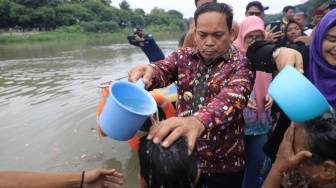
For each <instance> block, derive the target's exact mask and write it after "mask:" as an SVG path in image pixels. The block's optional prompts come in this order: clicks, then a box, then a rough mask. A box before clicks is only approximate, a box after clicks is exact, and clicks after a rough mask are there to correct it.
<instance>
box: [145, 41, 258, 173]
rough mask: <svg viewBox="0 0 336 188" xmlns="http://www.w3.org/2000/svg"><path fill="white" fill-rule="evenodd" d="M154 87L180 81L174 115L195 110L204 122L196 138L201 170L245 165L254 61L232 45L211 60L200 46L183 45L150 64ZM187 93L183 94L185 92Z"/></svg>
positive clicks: (224, 170) (228, 169) (235, 168)
mask: <svg viewBox="0 0 336 188" xmlns="http://www.w3.org/2000/svg"><path fill="white" fill-rule="evenodd" d="M150 66H152V68H153V72H154V78H153V80H152V82H153V83H152V86H151V88H150V89H154V88H159V87H164V86H167V85H169V84H170V83H172V82H174V81H176V82H175V83H176V86H177V94H178V96H177V98H178V99H177V101H176V111H175V113H176V114H175V115H176V116H179V117H187V116H194V117H195V118H197V119H198V120H199V121H201V122H202V123H203V125H204V126H205V131H204V133H203V134H202V135H201V136H200V137H199V139H198V140H197V144H198V150H199V167H200V169H201V171H202V172H203V173H228V172H237V171H241V170H243V168H244V166H245V151H244V150H245V149H244V119H243V109H244V107H245V106H246V104H247V101H248V95H249V94H250V92H251V90H252V87H253V79H254V70H253V69H252V67H251V64H250V61H249V60H248V59H247V58H246V57H245V56H243V55H241V54H240V53H239V52H238V51H237V50H235V49H234V47H233V46H231V47H230V49H229V50H228V51H227V52H225V54H224V55H223V56H222V57H221V58H219V59H218V60H217V61H215V62H214V63H213V64H211V65H209V66H207V65H206V64H205V63H204V62H203V60H202V57H201V56H200V54H199V52H198V50H197V48H196V47H194V48H182V49H180V50H177V51H175V52H173V53H172V54H171V55H170V56H169V57H167V58H166V59H165V60H162V61H158V62H156V63H155V64H151V65H150ZM188 93H189V94H190V95H189V96H187V97H186V96H185V95H186V94H188Z"/></svg>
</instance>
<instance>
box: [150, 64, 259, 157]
mask: <svg viewBox="0 0 336 188" xmlns="http://www.w3.org/2000/svg"><path fill="white" fill-rule="evenodd" d="M236 67H237V68H236V69H235V70H232V71H233V72H234V74H233V75H231V76H230V81H229V83H226V84H224V85H223V87H222V86H218V87H220V88H221V89H220V91H219V93H218V94H217V95H216V96H215V97H214V98H213V99H212V101H210V102H209V103H208V104H207V105H206V106H202V107H201V108H200V109H199V110H198V111H197V112H195V113H194V114H193V115H192V116H190V117H174V118H169V119H167V120H165V121H160V122H159V126H157V127H154V128H152V129H151V130H150V132H149V134H148V139H152V138H154V140H153V141H154V143H160V142H161V141H163V143H162V146H164V147H169V145H170V144H171V143H173V142H174V141H175V140H176V139H178V138H179V137H180V136H186V137H187V138H188V148H189V152H190V151H192V150H193V149H194V146H195V143H196V140H197V138H199V137H200V136H201V135H202V134H203V133H204V132H206V131H207V130H209V129H212V128H213V127H214V126H219V125H222V124H229V123H230V121H233V119H234V118H232V117H234V114H235V113H236V110H241V109H243V108H244V107H245V106H246V104H247V101H246V100H247V96H248V95H249V94H250V93H251V90H252V86H253V80H254V79H253V75H254V74H253V71H252V68H251V65H250V62H249V61H248V60H247V59H246V58H245V59H243V60H241V61H239V63H237V65H236ZM222 69H223V70H224V68H222ZM167 135H168V136H167ZM166 136H167V137H166ZM165 137H166V138H165Z"/></svg>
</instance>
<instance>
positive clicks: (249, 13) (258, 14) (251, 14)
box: [247, 11, 262, 16]
mask: <svg viewBox="0 0 336 188" xmlns="http://www.w3.org/2000/svg"><path fill="white" fill-rule="evenodd" d="M247 14H248V15H249V16H253V15H255V16H260V15H261V14H262V12H253V11H251V12H247Z"/></svg>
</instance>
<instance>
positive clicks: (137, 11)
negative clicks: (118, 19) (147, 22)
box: [134, 8, 146, 17]
mask: <svg viewBox="0 0 336 188" xmlns="http://www.w3.org/2000/svg"><path fill="white" fill-rule="evenodd" d="M134 12H135V13H137V14H140V15H141V16H143V17H145V16H146V12H145V11H144V10H143V9H142V8H136V9H134Z"/></svg>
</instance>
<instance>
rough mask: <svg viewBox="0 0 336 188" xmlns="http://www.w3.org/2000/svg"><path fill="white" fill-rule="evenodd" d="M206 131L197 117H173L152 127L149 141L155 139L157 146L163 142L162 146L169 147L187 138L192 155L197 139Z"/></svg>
mask: <svg viewBox="0 0 336 188" xmlns="http://www.w3.org/2000/svg"><path fill="white" fill-rule="evenodd" d="M204 130H205V127H204V125H203V124H202V122H200V121H199V120H198V119H196V118H195V117H172V118H169V119H166V120H164V121H160V122H159V123H158V124H157V125H155V126H152V128H151V130H150V131H149V133H148V137H147V139H153V142H154V143H156V144H158V143H160V142H161V141H163V142H162V146H163V147H169V146H170V145H171V144H172V143H173V142H175V141H176V140H177V139H178V138H179V137H181V136H186V137H187V139H188V149H189V151H188V153H189V155H190V154H191V152H192V151H193V150H194V147H195V143H196V140H197V138H198V137H199V136H200V135H201V134H202V133H203V132H204ZM164 138H165V139H164ZM163 139H164V140H163Z"/></svg>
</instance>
